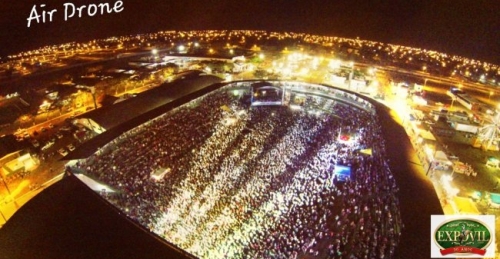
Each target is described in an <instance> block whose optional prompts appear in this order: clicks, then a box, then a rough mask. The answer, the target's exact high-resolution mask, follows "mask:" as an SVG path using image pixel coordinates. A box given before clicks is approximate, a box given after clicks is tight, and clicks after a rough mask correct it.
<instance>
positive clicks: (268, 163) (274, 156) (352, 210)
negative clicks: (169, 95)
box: [77, 86, 403, 258]
mask: <svg viewBox="0 0 500 259" xmlns="http://www.w3.org/2000/svg"><path fill="white" fill-rule="evenodd" d="M229 89H230V86H226V87H225V88H222V89H220V90H217V91H215V92H212V93H210V94H208V95H206V96H204V97H201V98H198V99H196V100H194V101H191V102H189V103H187V104H186V105H183V106H181V107H178V108H176V109H174V110H172V111H170V112H168V113H166V114H164V115H163V116H160V117H158V118H156V119H154V120H151V121H149V122H147V123H145V124H143V125H141V126H139V127H137V128H135V129H133V130H131V131H129V132H127V133H125V134H123V135H122V136H120V137H119V138H117V139H115V140H114V141H112V142H110V143H108V144H107V145H106V146H104V147H103V148H102V149H100V150H99V151H98V152H97V153H96V154H94V155H93V156H91V157H90V158H88V159H87V160H85V161H82V162H79V163H78V164H77V166H78V167H79V168H80V169H82V170H83V171H85V172H86V173H87V174H88V175H90V176H92V177H95V178H97V179H98V180H100V181H103V182H106V183H108V184H109V185H110V186H112V187H114V188H116V189H117V190H118V191H119V192H118V194H116V195H107V196H106V198H108V199H110V201H111V202H112V203H114V204H116V206H117V207H119V208H121V209H122V210H123V211H124V212H125V213H126V214H127V215H128V216H129V217H130V218H132V219H134V220H136V221H137V222H139V223H140V224H142V225H143V226H145V227H146V228H148V229H150V230H151V231H152V232H154V233H156V234H157V235H159V236H161V237H163V238H165V239H166V240H168V241H169V242H171V243H173V244H175V245H176V246H178V247H180V248H182V249H184V250H186V251H188V252H189V253H191V254H193V255H195V256H197V257H199V258H299V257H300V258H391V257H392V255H393V253H394V250H395V248H396V246H397V245H398V242H399V236H400V233H401V228H402V227H403V224H402V222H401V218H400V214H399V204H398V199H397V192H398V188H397V186H396V183H395V180H394V179H393V177H392V174H391V172H390V170H389V167H388V165H387V163H386V162H385V160H384V159H385V148H384V140H383V139H382V137H381V129H380V126H379V124H378V123H377V118H376V115H374V114H373V113H370V112H366V111H365V110H363V109H359V108H355V107H352V106H350V105H347V104H345V103H343V102H340V101H335V100H334V101H332V99H329V98H326V97H317V96H313V95H311V96H307V97H306V98H305V101H301V103H302V106H301V108H300V109H291V108H290V107H288V106H258V107H250V101H249V99H250V97H249V94H250V92H251V91H250V90H249V91H247V94H246V95H239V96H238V95H233V94H231V93H230V91H229ZM291 98H293V94H292V97H291ZM343 134H349V135H350V138H349V141H342V140H341V138H339V137H340V136H341V135H343ZM362 148H370V149H371V150H372V154H371V155H366V154H363V153H362V152H359V150H360V149H362ZM340 165H342V166H344V167H349V168H350V169H351V177H350V178H348V179H340V178H338V177H337V176H336V174H335V173H334V172H335V167H336V166H340ZM159 168H163V169H168V172H169V173H168V174H166V175H165V176H164V178H163V179H160V180H157V179H153V178H152V177H151V174H152V173H153V172H155V171H157V170H158V169H159Z"/></svg>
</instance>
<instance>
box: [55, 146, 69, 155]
mask: <svg viewBox="0 0 500 259" xmlns="http://www.w3.org/2000/svg"><path fill="white" fill-rule="evenodd" d="M57 152H58V153H59V154H61V156H66V155H67V154H68V151H66V149H64V148H60V149H59V150H57Z"/></svg>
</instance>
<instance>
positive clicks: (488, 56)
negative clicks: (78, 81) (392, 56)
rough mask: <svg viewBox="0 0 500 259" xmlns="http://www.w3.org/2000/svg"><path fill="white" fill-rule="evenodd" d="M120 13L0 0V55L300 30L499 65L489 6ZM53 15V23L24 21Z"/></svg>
mask: <svg viewBox="0 0 500 259" xmlns="http://www.w3.org/2000/svg"><path fill="white" fill-rule="evenodd" d="M122 1H123V11H122V12H120V13H111V14H105V15H99V14H98V15H96V16H94V17H88V16H87V12H84V17H82V18H76V17H73V18H70V19H69V20H68V21H64V6H63V4H64V3H73V4H74V5H75V6H80V5H88V4H91V3H94V4H98V3H103V2H107V3H109V4H110V5H111V6H113V5H114V4H115V2H116V1H115V0H94V1H81V0H75V1H71V0H66V1H61V0H26V1H24V0H23V1H3V3H2V4H1V5H0V12H1V15H0V25H1V26H0V28H1V29H0V39H1V44H0V55H2V56H3V55H6V54H13V53H17V52H19V51H22V50H30V49H34V48H36V47H41V46H45V45H48V44H58V43H64V42H70V41H83V40H89V39H96V38H104V37H108V36H119V35H128V34H138V33H146V32H156V31H159V30H192V29H259V30H268V31H294V32H307V33H312V34H320V35H331V36H340V37H348V38H355V37H359V38H360V39H367V40H374V41H381V42H385V43H394V44H401V45H407V46H414V47H421V48H426V49H432V50H438V51H441V52H445V53H449V54H457V55H461V56H465V57H470V58H474V59H479V60H483V61H488V62H493V63H496V64H500V16H499V13H500V5H499V4H498V1H494V0H476V1H470V0H400V1H397V0H385V1H383V0H373V1H371V0H325V1H299V0H297V1H296V0H287V1H284V0H272V1H271V0H269V1H264V0H257V1H253V0H240V1H235V0H205V1H199V0H176V1H171V0H143V1H141V0H122ZM41 4H46V6H45V7H44V8H37V11H38V13H39V14H42V11H44V10H45V11H50V10H52V9H57V12H55V13H54V17H53V21H52V22H49V21H48V15H46V22H45V23H41V20H40V23H36V21H35V20H33V21H32V23H31V26H30V28H28V27H27V18H28V17H29V16H30V12H31V10H32V8H33V6H34V5H36V6H37V7H39V6H40V5H41Z"/></svg>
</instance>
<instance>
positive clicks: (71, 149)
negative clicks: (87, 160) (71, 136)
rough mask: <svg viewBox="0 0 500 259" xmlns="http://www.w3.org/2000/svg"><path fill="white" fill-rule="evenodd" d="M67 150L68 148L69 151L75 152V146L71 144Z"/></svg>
mask: <svg viewBox="0 0 500 259" xmlns="http://www.w3.org/2000/svg"><path fill="white" fill-rule="evenodd" d="M67 148H68V150H69V151H73V150H75V146H73V144H69V145H68V146H67Z"/></svg>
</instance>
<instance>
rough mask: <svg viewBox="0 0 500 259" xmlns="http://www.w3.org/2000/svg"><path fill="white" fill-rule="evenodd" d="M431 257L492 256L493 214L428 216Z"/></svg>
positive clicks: (493, 241) (493, 239)
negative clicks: (429, 220)
mask: <svg viewBox="0 0 500 259" xmlns="http://www.w3.org/2000/svg"><path fill="white" fill-rule="evenodd" d="M431 238H432V242H431V257H433V258H450V257H452V258H455V257H457V256H459V257H464V258H466V257H474V258H484V257H494V253H495V216H493V215H480V216H472V215H471V216H459V215H453V216H451V215H450V216H445V215H432V216H431Z"/></svg>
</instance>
